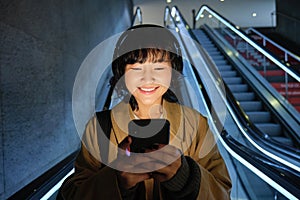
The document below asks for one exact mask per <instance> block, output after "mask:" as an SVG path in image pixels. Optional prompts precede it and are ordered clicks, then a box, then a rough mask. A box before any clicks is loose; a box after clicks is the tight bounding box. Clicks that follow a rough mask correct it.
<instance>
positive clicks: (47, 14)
mask: <svg viewBox="0 0 300 200" xmlns="http://www.w3.org/2000/svg"><path fill="white" fill-rule="evenodd" d="M131 16H132V2H131V1H123V0H85V1H82V0H71V1H66V0H53V1H43V0H42V1H34V0H27V1H20V0H16V1H10V0H3V1H1V2H0V67H1V68H0V86H1V87H0V88H1V89H0V95H1V105H0V112H1V114H0V121H1V125H0V126H1V128H0V131H1V134H0V151H1V153H0V199H6V198H7V197H9V196H11V195H12V194H14V193H15V192H16V191H18V190H19V189H21V188H22V187H24V186H25V185H27V184H28V183H30V182H31V181H32V180H34V179H35V178H37V177H38V176H40V175H41V174H42V173H43V172H45V171H46V170H48V169H49V168H51V167H52V166H54V165H55V164H56V163H58V162H59V161H61V160H62V159H63V158H65V157H66V156H67V155H69V154H70V153H71V152H73V151H74V150H76V149H77V148H78V147H79V137H78V135H77V133H76V130H75V126H74V122H73V118H72V110H71V105H72V103H71V100H72V99H71V98H72V87H73V83H74V79H75V76H76V72H77V70H78V68H79V66H80V64H81V63H82V61H83V59H84V58H85V56H86V55H87V54H88V53H89V52H90V50H91V49H93V48H94V47H95V46H96V45H97V44H98V43H100V42H101V41H103V40H104V39H106V38H108V37H109V36H111V35H113V34H116V33H119V32H121V31H123V30H125V29H126V28H127V27H129V26H130V22H131Z"/></svg>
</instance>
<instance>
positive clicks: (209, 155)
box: [60, 25, 231, 200]
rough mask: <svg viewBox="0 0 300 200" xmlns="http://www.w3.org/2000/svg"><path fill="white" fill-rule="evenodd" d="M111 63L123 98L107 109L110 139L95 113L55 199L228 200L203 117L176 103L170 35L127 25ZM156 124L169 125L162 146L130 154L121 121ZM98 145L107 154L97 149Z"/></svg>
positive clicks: (176, 62)
mask: <svg viewBox="0 0 300 200" xmlns="http://www.w3.org/2000/svg"><path fill="white" fill-rule="evenodd" d="M113 58H114V60H113V63H112V71H113V75H114V76H113V78H112V79H111V84H112V86H113V87H115V91H116V92H117V94H118V95H119V96H123V97H124V98H123V100H122V101H121V102H120V103H119V104H118V105H116V106H115V107H114V108H112V109H111V112H110V120H111V123H112V125H111V130H110V134H108V135H109V140H108V139H106V138H105V137H103V136H105V134H103V130H102V129H101V126H100V125H99V123H98V119H97V116H96V115H95V116H94V117H92V118H91V119H90V121H89V122H88V124H87V126H86V130H85V133H84V135H83V137H82V146H81V151H80V153H79V154H78V156H77V158H76V161H75V173H74V174H73V175H72V176H71V177H70V178H68V179H67V180H66V181H65V182H64V184H63V186H62V187H61V190H60V196H61V197H62V198H63V199H114V200H115V199H116V200H117V199H138V200H140V199H172V200H176V199H230V189H231V181H230V177H229V175H228V172H227V169H226V166H225V163H224V161H223V159H222V157H221V155H220V153H219V151H218V148H217V145H216V142H215V140H214V137H213V135H212V133H211V131H210V130H209V127H208V123H207V119H206V118H205V117H203V116H202V115H201V114H200V113H198V112H197V111H196V110H194V109H192V108H188V107H186V106H183V105H181V104H180V103H179V102H178V98H177V94H178V95H179V93H178V79H179V78H180V76H181V73H182V69H183V61H182V56H181V49H180V45H179V43H178V41H177V40H176V38H175V37H174V35H173V34H172V33H171V32H170V31H169V30H167V29H165V28H163V27H160V26H157V25H138V26H134V27H132V28H130V29H129V30H127V31H126V32H124V33H123V34H122V35H121V36H120V38H119V40H118V42H117V44H116V48H115V52H114V57H113ZM157 118H162V119H167V120H168V121H169V122H170V133H169V134H170V142H169V144H168V145H163V144H156V145H153V146H152V148H147V149H144V151H143V152H144V153H136V154H135V153H130V152H129V150H130V145H131V143H132V138H131V137H130V133H129V134H128V123H129V122H130V121H131V120H133V119H157ZM104 140H107V141H106V142H104V143H106V144H108V147H107V151H106V150H103V148H101V147H100V148H99V146H101V144H103V141H104ZM101 151H102V152H101ZM103 155H106V156H107V160H105V159H103V158H102V156H103Z"/></svg>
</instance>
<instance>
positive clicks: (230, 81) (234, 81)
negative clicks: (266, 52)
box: [193, 29, 293, 146]
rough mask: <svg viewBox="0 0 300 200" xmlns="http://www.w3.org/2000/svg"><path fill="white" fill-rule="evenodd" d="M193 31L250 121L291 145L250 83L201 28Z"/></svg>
mask: <svg viewBox="0 0 300 200" xmlns="http://www.w3.org/2000/svg"><path fill="white" fill-rule="evenodd" d="M193 32H194V34H195V36H196V37H197V39H198V41H199V42H200V44H201V45H202V46H203V48H204V49H205V50H206V51H207V52H208V54H209V55H210V56H211V58H212V59H213V61H214V62H215V64H216V66H217V68H218V70H219V72H220V74H221V76H222V78H223V80H224V82H225V84H227V86H228V88H229V89H230V90H231V92H232V93H233V95H234V97H235V98H236V100H237V101H238V102H239V104H240V106H241V107H242V109H243V110H244V111H245V113H246V114H247V115H248V117H249V119H250V120H251V121H252V123H254V125H255V126H256V127H257V128H258V129H259V130H261V131H262V132H264V133H265V134H267V135H269V136H270V137H272V138H273V137H274V139H276V141H281V142H283V145H290V146H292V145H293V142H292V140H291V139H290V138H287V137H286V135H285V134H284V130H283V127H282V126H281V124H278V123H276V122H275V120H274V119H273V117H272V114H271V113H270V112H269V111H268V110H267V109H265V106H264V104H263V102H262V101H261V100H260V99H259V98H258V96H257V95H256V94H255V92H254V91H253V90H252V88H251V87H250V85H249V84H248V83H247V82H246V80H244V79H243V78H242V76H240V75H239V73H238V71H237V70H235V68H234V66H232V65H230V64H229V62H228V61H227V60H226V59H225V57H224V56H223V55H222V53H221V51H219V50H218V48H217V47H216V46H215V45H214V43H213V42H212V41H211V40H210V38H209V37H208V36H207V35H206V33H205V32H204V31H203V30H202V29H196V30H193ZM273 73H279V72H273ZM280 74H281V72H280Z"/></svg>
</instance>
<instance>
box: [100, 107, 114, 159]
mask: <svg viewBox="0 0 300 200" xmlns="http://www.w3.org/2000/svg"><path fill="white" fill-rule="evenodd" d="M96 116H97V120H98V122H99V124H100V127H101V128H102V131H103V132H104V135H105V136H106V137H107V139H108V140H110V132H111V128H112V123H111V118H110V110H103V111H100V112H96ZM108 148H109V142H107V140H100V141H99V150H100V157H101V159H102V163H103V164H106V163H107V161H108V150H109V149H108Z"/></svg>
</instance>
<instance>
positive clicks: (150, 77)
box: [142, 70, 155, 83]
mask: <svg viewBox="0 0 300 200" xmlns="http://www.w3.org/2000/svg"><path fill="white" fill-rule="evenodd" d="M154 80H155V78H154V74H153V73H152V72H151V70H145V71H144V73H143V76H142V81H144V82H145V83H153V82H154Z"/></svg>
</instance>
